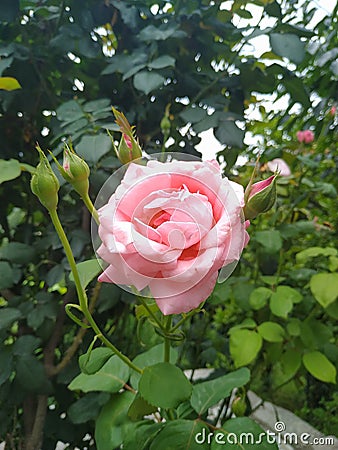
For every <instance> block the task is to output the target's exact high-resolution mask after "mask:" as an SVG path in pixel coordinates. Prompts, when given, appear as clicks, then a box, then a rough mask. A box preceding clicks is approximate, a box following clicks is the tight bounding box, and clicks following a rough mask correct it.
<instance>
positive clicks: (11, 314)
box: [0, 263, 21, 330]
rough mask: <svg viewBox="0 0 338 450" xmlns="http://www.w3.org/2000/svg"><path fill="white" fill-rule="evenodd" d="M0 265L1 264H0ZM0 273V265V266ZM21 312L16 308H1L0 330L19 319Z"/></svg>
mask: <svg viewBox="0 0 338 450" xmlns="http://www.w3.org/2000/svg"><path fill="white" fill-rule="evenodd" d="M0 264H1V263H0ZM0 271H1V265H0ZM20 317H21V312H20V311H19V310H18V309H16V308H1V309H0V330H5V329H6V328H8V327H9V326H10V325H12V323H13V322H15V321H16V320H18V319H20Z"/></svg>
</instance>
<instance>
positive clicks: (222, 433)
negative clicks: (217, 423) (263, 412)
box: [210, 417, 278, 450]
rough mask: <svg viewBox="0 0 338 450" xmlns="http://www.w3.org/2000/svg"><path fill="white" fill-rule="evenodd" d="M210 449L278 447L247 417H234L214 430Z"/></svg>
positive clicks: (276, 448) (237, 449) (276, 449)
mask: <svg viewBox="0 0 338 450" xmlns="http://www.w3.org/2000/svg"><path fill="white" fill-rule="evenodd" d="M217 433H219V434H218V436H217ZM210 449H211V450H222V449H226V450H230V449H232V450H254V449H257V450H278V446H277V444H276V443H271V439H269V441H268V440H267V434H266V432H265V431H264V430H263V429H262V428H261V427H260V426H259V425H258V424H257V423H256V422H254V421H253V420H251V419H249V418H248V417H236V418H235V419H230V420H228V421H226V422H225V423H224V424H223V425H222V428H220V429H217V430H215V432H214V438H213V441H212V443H211V447H210Z"/></svg>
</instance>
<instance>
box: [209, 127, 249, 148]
mask: <svg viewBox="0 0 338 450" xmlns="http://www.w3.org/2000/svg"><path fill="white" fill-rule="evenodd" d="M214 134H215V137H216V139H218V140H219V142H220V143H221V144H224V145H228V146H230V147H237V148H242V147H243V139H244V135H245V131H244V130H241V129H240V128H238V126H237V125H236V124H235V121H233V120H222V121H220V122H219V126H218V127H217V128H216V130H215V131H214Z"/></svg>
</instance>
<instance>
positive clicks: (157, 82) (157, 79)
mask: <svg viewBox="0 0 338 450" xmlns="http://www.w3.org/2000/svg"><path fill="white" fill-rule="evenodd" d="M164 81H165V78H164V77H162V75H159V74H158V73H155V72H149V71H146V70H142V71H141V72H138V73H137V74H136V75H135V76H134V86H135V88H136V89H138V90H139V91H142V92H144V93H145V94H146V95H148V94H149V93H150V92H152V91H154V90H155V89H157V88H159V87H160V86H163V83H164Z"/></svg>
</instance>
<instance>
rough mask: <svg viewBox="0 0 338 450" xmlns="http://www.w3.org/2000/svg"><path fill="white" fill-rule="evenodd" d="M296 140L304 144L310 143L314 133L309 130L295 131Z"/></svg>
mask: <svg viewBox="0 0 338 450" xmlns="http://www.w3.org/2000/svg"><path fill="white" fill-rule="evenodd" d="M297 139H298V142H304V143H305V144H311V142H313V141H314V139H315V135H314V133H313V131H311V130H303V131H297Z"/></svg>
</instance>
